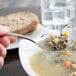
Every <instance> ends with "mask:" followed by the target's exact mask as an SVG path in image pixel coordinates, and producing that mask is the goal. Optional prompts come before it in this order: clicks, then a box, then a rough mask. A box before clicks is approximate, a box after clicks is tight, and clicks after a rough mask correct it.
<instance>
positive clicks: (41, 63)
mask: <svg viewBox="0 0 76 76" xmlns="http://www.w3.org/2000/svg"><path fill="white" fill-rule="evenodd" d="M74 32H75V31H74ZM70 35H71V34H70ZM73 36H74V35H73V34H72V37H73ZM74 39H75V38H74ZM74 44H76V42H75V40H74ZM73 47H75V46H73ZM73 47H72V48H67V49H61V51H60V50H59V51H58V50H57V51H56V50H55V51H54V50H53V51H52V50H51V51H47V50H45V49H41V48H39V47H38V46H37V45H35V44H34V43H32V42H30V41H28V40H21V41H20V45H19V57H20V62H21V64H22V67H23V68H24V70H25V72H26V73H27V74H28V75H29V76H76V49H75V48H74V49H73Z"/></svg>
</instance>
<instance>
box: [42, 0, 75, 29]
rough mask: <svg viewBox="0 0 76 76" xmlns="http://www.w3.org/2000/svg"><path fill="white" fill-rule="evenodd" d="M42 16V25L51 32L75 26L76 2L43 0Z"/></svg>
mask: <svg viewBox="0 0 76 76" xmlns="http://www.w3.org/2000/svg"><path fill="white" fill-rule="evenodd" d="M41 16H42V25H43V26H45V27H46V28H47V29H50V30H51V29H56V30H61V29H63V28H64V27H65V26H73V22H74V19H75V0H41Z"/></svg>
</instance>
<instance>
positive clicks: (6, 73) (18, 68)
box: [0, 7, 41, 76]
mask: <svg viewBox="0 0 76 76" xmlns="http://www.w3.org/2000/svg"><path fill="white" fill-rule="evenodd" d="M18 11H32V12H33V13H35V14H37V15H38V17H39V20H40V22H41V9H40V7H25V8H7V9H0V16H4V15H7V14H10V13H14V12H18ZM0 76H28V75H27V73H26V72H25V71H24V69H23V67H22V65H21V63H20V59H19V55H18V48H15V49H10V50H7V56H6V58H5V64H4V66H3V68H2V69H1V70H0Z"/></svg>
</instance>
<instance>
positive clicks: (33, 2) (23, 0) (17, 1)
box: [0, 0, 40, 8]
mask: <svg viewBox="0 0 76 76" xmlns="http://www.w3.org/2000/svg"><path fill="white" fill-rule="evenodd" d="M28 6H29V7H33V6H40V0H0V8H7V7H28Z"/></svg>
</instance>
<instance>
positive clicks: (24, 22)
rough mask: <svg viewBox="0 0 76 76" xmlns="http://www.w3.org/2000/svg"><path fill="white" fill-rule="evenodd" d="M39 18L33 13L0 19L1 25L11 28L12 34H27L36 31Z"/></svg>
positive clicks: (16, 14) (15, 14) (10, 15)
mask: <svg viewBox="0 0 76 76" xmlns="http://www.w3.org/2000/svg"><path fill="white" fill-rule="evenodd" d="M38 23H39V19H38V17H37V16H36V15H35V14H34V13H32V12H18V13H13V14H9V15H6V16H5V17H1V18H0V25H4V26H9V28H10V32H15V33H19V34H26V33H28V32H30V31H32V30H35V28H36V27H37V25H38Z"/></svg>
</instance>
